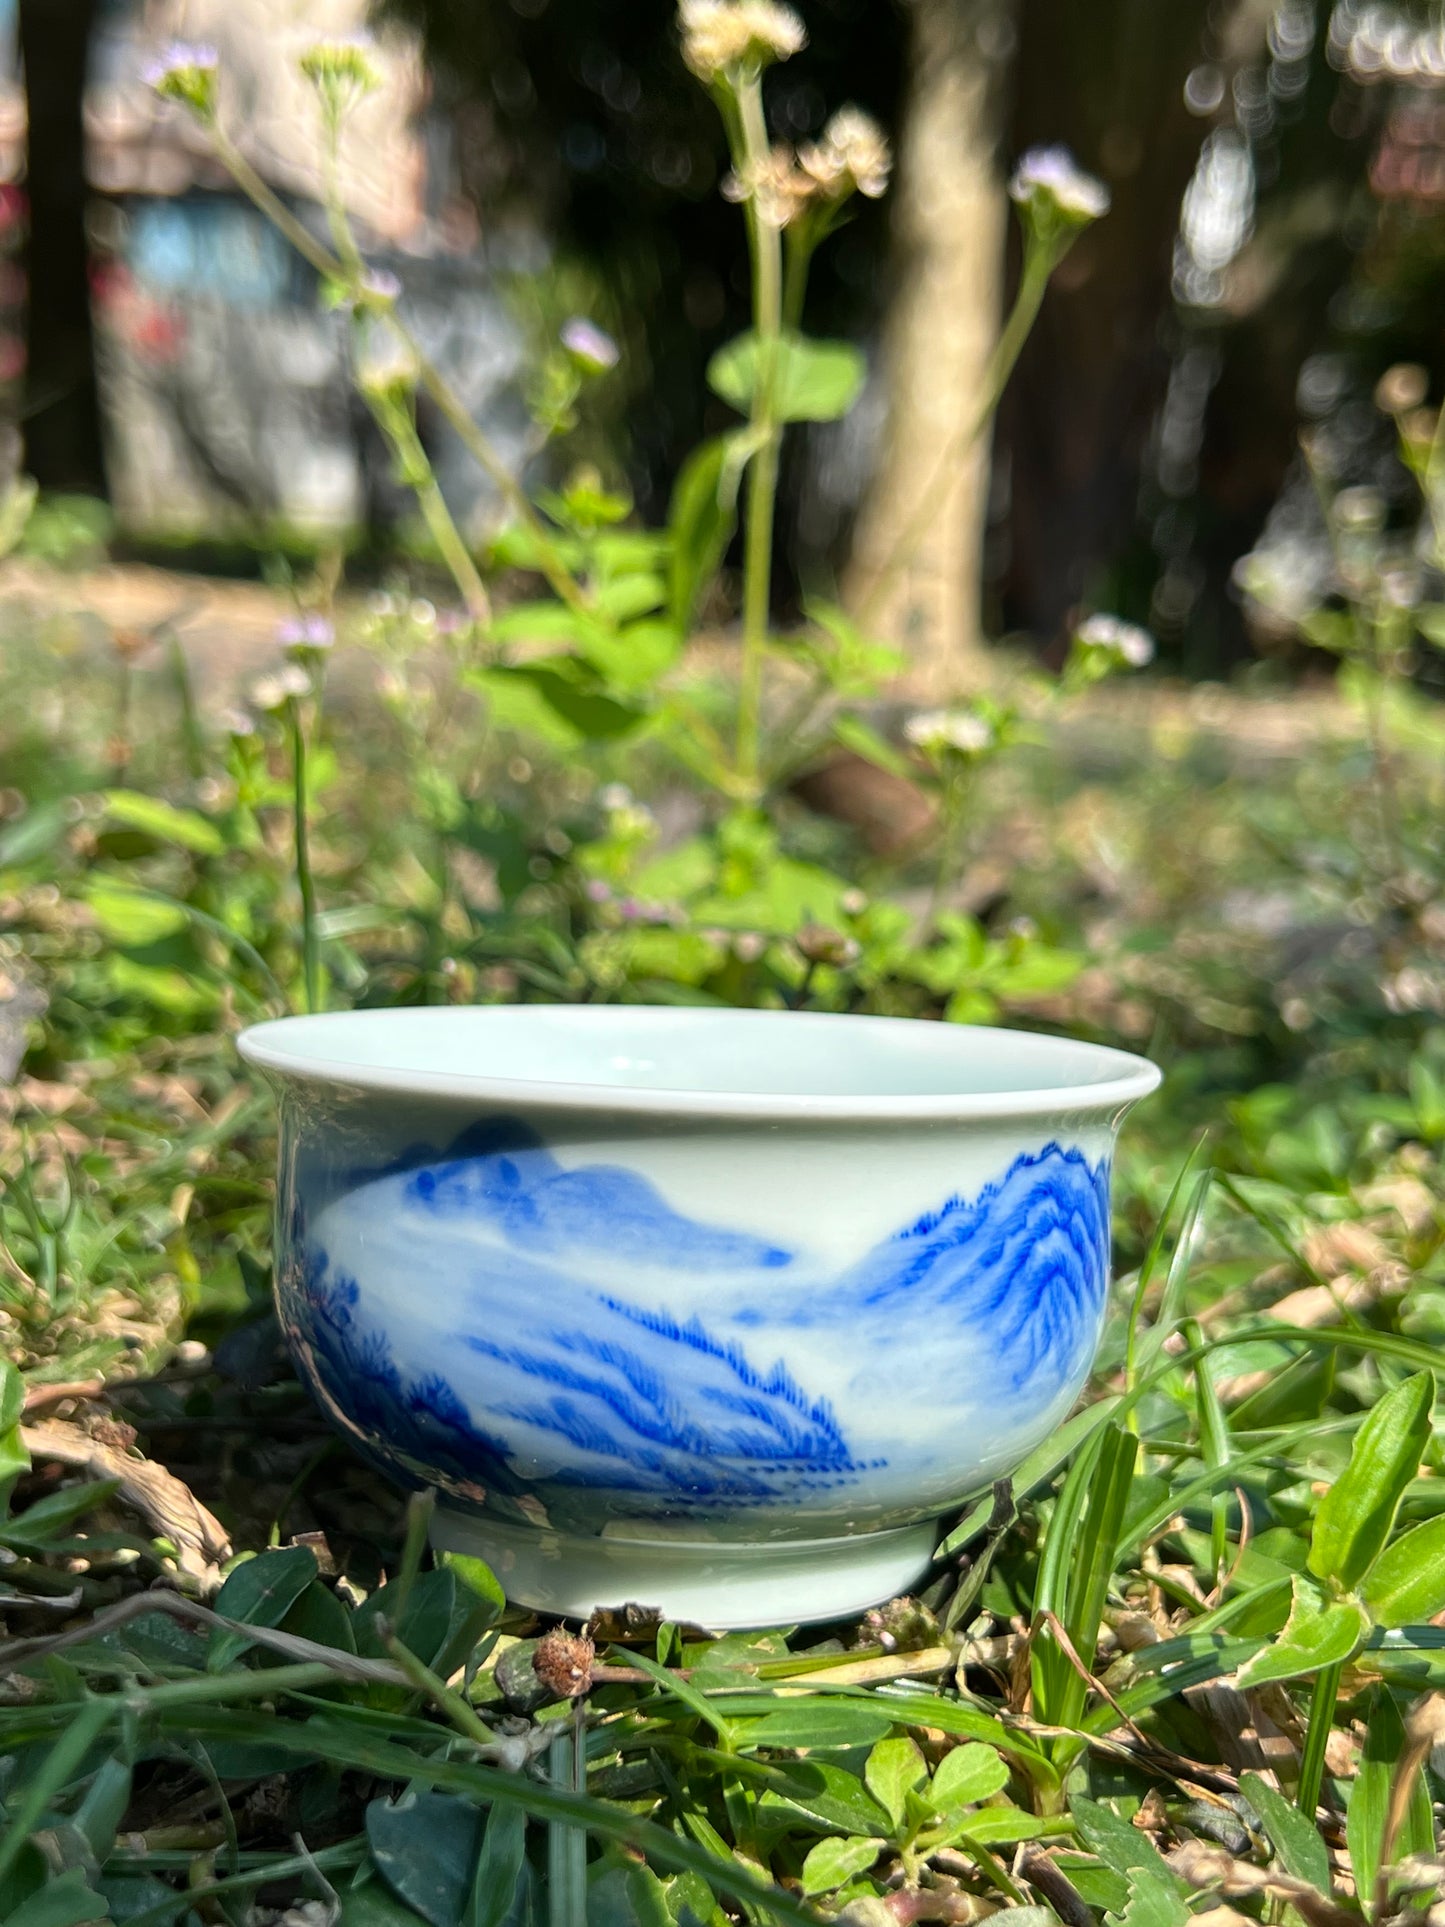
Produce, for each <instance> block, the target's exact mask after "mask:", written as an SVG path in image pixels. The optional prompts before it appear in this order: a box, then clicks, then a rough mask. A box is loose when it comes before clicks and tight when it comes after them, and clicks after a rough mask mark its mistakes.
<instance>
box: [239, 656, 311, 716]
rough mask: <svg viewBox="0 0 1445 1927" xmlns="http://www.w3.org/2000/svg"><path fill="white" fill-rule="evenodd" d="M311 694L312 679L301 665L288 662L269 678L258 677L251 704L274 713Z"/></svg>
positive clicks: (252, 692) (252, 688) (253, 686)
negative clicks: (294, 700)
mask: <svg viewBox="0 0 1445 1927" xmlns="http://www.w3.org/2000/svg"><path fill="white" fill-rule="evenodd" d="M310 694H311V678H310V677H309V676H308V675H307V673H306V671H305V670H304V669H303V668H302V667H301V666H300V664H299V663H294V662H288V663H287V664H286V666H285V668H284V669H277V670H276V671H274V673H273V674H271V675H269V676H258V677H257V678H256V680H255V682H253V683H252V685H251V702H252V703H253V704H254V706H255V707H256V708H257V709H262V710H266V711H267V712H270V713H274V712H275V711H276V710H278V709H284V708H285V707H286V705H287V703H289V702H291V701H292V700H293V699H296V698H299V697H302V696H309V695H310Z"/></svg>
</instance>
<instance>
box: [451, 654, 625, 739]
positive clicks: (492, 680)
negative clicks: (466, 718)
mask: <svg viewBox="0 0 1445 1927" xmlns="http://www.w3.org/2000/svg"><path fill="white" fill-rule="evenodd" d="M584 673H590V672H584ZM486 679H487V683H488V685H489V686H490V687H493V688H495V687H496V686H497V685H498V683H499V682H500V683H503V684H505V683H507V682H513V683H524V684H525V685H526V686H527V687H528V688H529V689H531V690H532V691H533V692H534V693H535V694H536V695H538V696H540V697H541V699H542V701H543V702H544V703H546V705H547V706H548V708H549V709H551V710H553V711H555V713H556V714H557V715H558V716H560V717H561V719H562V721H563V722H564V723H566V724H567V725H568V727H569V728H571V729H573V730H575V731H576V732H577V735H578V736H580V737H581V738H582V739H583V740H584V741H586V742H598V743H601V742H611V741H613V740H614V739H615V738H616V737H619V736H625V735H627V733H628V732H629V731H630V730H633V729H636V728H637V726H638V724H639V723H640V722H641V721H642V720H643V712H642V711H641V710H640V709H637V708H635V707H633V706H632V705H631V704H628V703H621V702H618V701H617V700H616V699H615V698H614V697H612V696H609V695H607V694H605V693H604V692H603V691H601V690H599V689H596V688H589V687H588V686H587V685H586V683H585V682H584V681H582V680H579V678H578V676H577V675H576V674H575V673H574V670H573V659H572V658H571V657H569V656H547V657H544V658H542V659H541V660H539V661H537V662H522V663H512V664H509V665H498V666H497V667H495V668H493V669H489V670H488V671H487V672H486Z"/></svg>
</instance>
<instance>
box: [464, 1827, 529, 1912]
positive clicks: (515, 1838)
mask: <svg viewBox="0 0 1445 1927" xmlns="http://www.w3.org/2000/svg"><path fill="white" fill-rule="evenodd" d="M526 1860H527V1816H526V1814H525V1813H524V1812H523V1811H522V1809H521V1808H520V1807H514V1806H503V1805H500V1804H499V1805H497V1806H494V1807H493V1808H492V1810H491V1812H490V1813H489V1814H488V1815H487V1830H486V1832H485V1833H484V1834H483V1835H482V1850H481V1852H480V1853H479V1854H478V1856H477V1872H476V1878H475V1879H474V1880H473V1882H472V1901H471V1919H470V1922H469V1923H468V1927H502V1923H503V1922H504V1921H505V1920H506V1918H507V1916H508V1914H509V1913H510V1912H511V1911H512V1903H513V1901H514V1899H515V1898H516V1893H517V1882H518V1881H519V1880H520V1879H521V1877H522V1869H523V1867H524V1866H525V1865H526Z"/></svg>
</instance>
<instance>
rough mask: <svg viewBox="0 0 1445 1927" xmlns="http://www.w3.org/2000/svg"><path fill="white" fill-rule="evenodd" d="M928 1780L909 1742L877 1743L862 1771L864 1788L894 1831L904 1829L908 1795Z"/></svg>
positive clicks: (918, 1754)
mask: <svg viewBox="0 0 1445 1927" xmlns="http://www.w3.org/2000/svg"><path fill="white" fill-rule="evenodd" d="M927 1779H928V1765H927V1762H926V1761H925V1760H924V1757H923V1755H922V1754H921V1753H920V1752H919V1750H918V1748H917V1747H916V1746H915V1745H914V1744H913V1742H912V1740H910V1739H889V1740H879V1742H878V1744H877V1745H876V1746H875V1747H874V1748H873V1750H872V1752H871V1753H870V1754H869V1755H868V1763H867V1765H866V1766H865V1767H864V1769H863V1783H864V1785H865V1786H866V1787H867V1789H868V1791H869V1792H870V1793H871V1794H872V1795H873V1798H874V1799H875V1800H876V1801H877V1802H878V1804H879V1805H880V1806H881V1807H883V1808H885V1809H886V1810H887V1814H888V1817H889V1819H890V1820H891V1821H892V1822H893V1825H894V1827H895V1828H898V1827H901V1826H902V1825H903V1814H904V1811H905V1809H906V1807H907V1805H908V1796H909V1794H910V1793H916V1792H917V1790H918V1789H919V1787H921V1786H922V1785H923V1784H924V1783H925V1782H926V1780H927Z"/></svg>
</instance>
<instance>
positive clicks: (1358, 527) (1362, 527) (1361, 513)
mask: <svg viewBox="0 0 1445 1927" xmlns="http://www.w3.org/2000/svg"><path fill="white" fill-rule="evenodd" d="M1334 510H1335V521H1336V523H1337V525H1338V526H1339V527H1340V528H1342V529H1348V530H1349V531H1350V533H1351V534H1355V535H1370V534H1374V533H1375V532H1376V531H1377V530H1379V529H1382V528H1383V527H1384V526H1385V498H1384V496H1383V495H1382V494H1381V493H1380V491H1379V490H1378V489H1377V488H1367V487H1363V486H1361V487H1356V488H1342V489H1341V490H1340V492H1339V494H1338V495H1337V496H1336V497H1335V502H1334Z"/></svg>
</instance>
